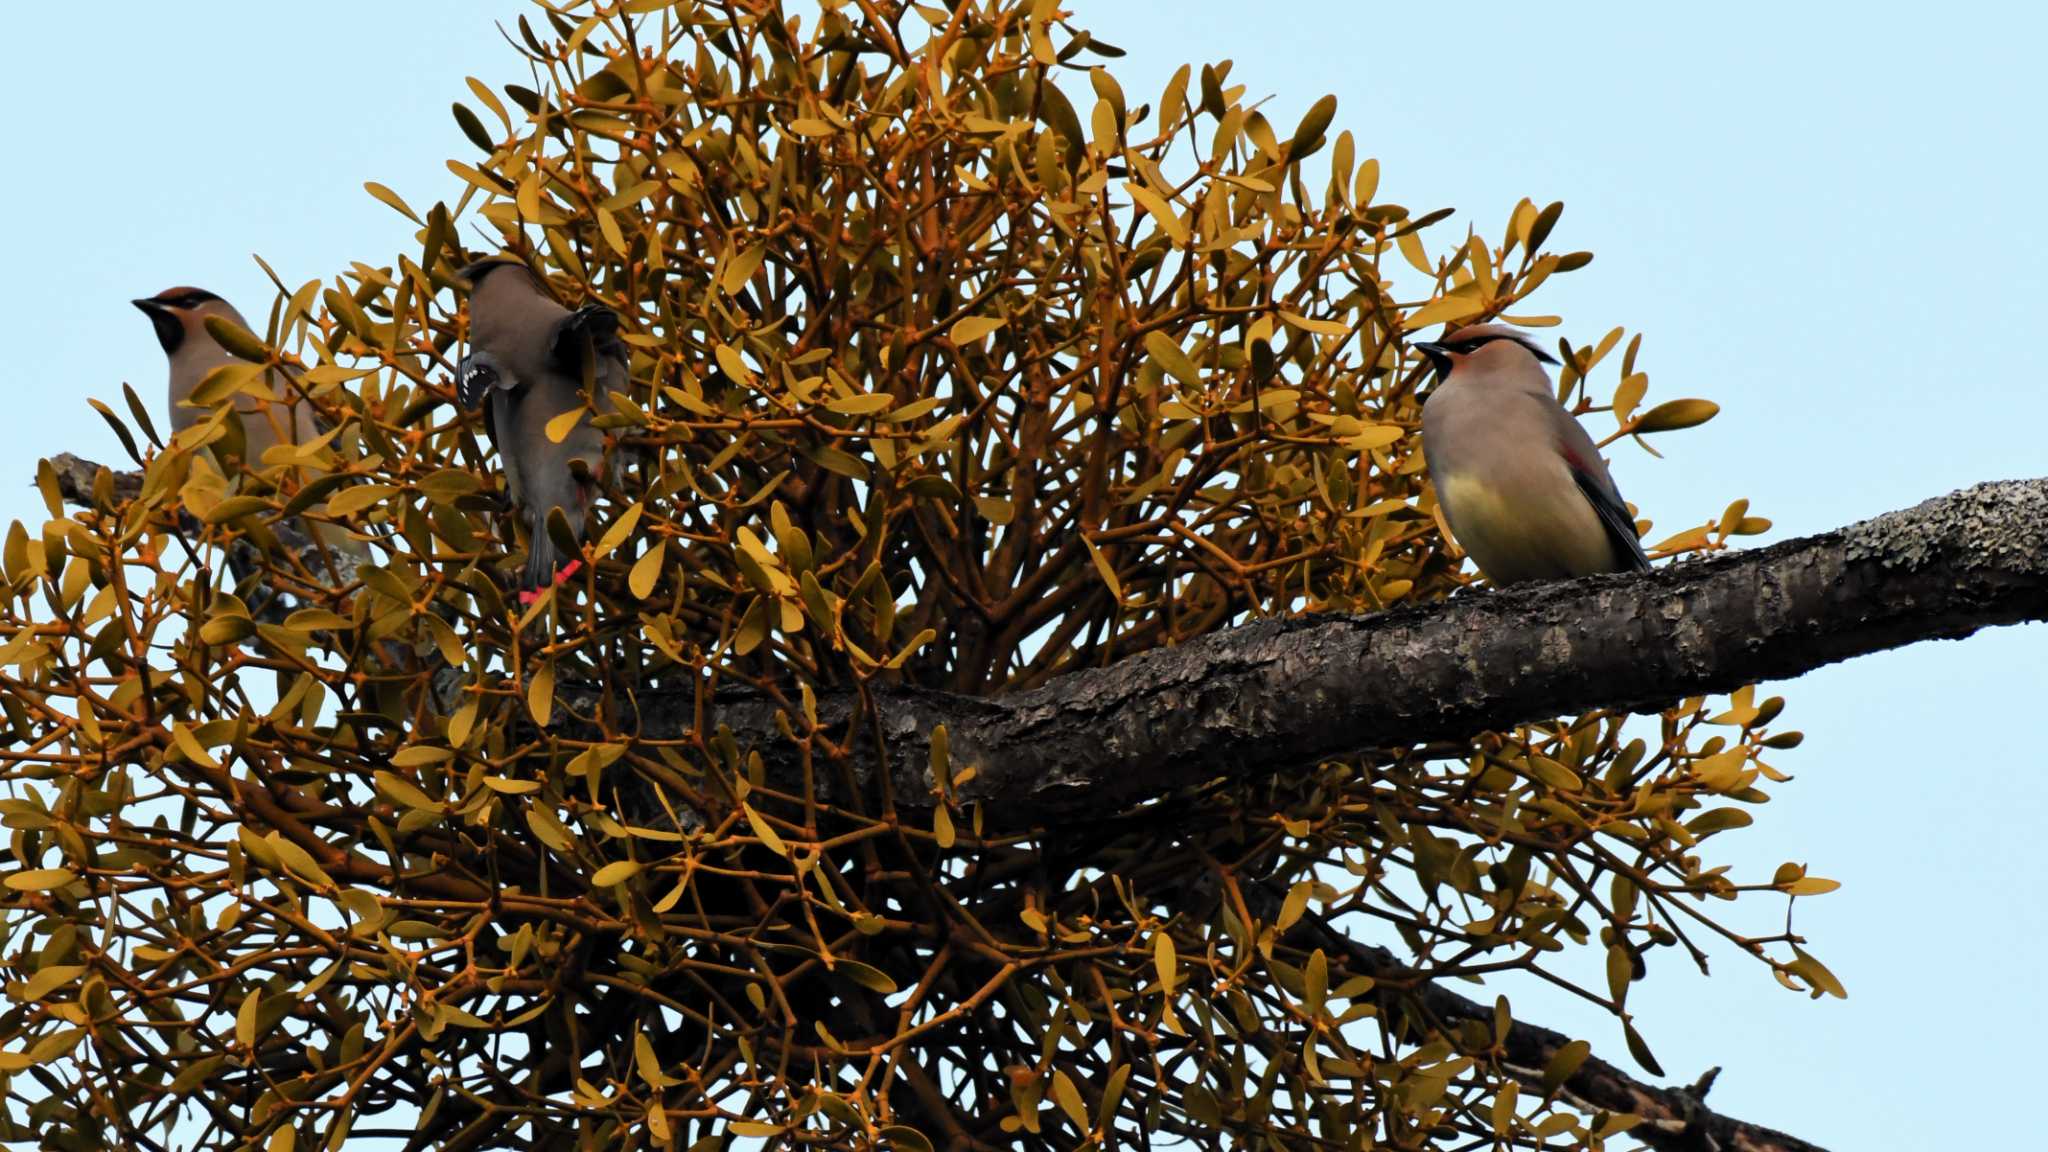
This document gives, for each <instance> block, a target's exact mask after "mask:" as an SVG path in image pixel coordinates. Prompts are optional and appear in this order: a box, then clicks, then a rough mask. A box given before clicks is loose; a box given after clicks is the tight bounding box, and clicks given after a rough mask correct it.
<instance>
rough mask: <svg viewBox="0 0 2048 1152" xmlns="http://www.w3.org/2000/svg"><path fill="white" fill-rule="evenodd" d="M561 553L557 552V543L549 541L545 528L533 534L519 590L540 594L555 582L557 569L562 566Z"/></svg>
mask: <svg viewBox="0 0 2048 1152" xmlns="http://www.w3.org/2000/svg"><path fill="white" fill-rule="evenodd" d="M561 559H562V556H561V553H560V552H558V551H556V550H555V542H554V541H553V540H550V539H548V532H547V529H546V528H545V527H543V528H542V529H541V530H540V531H538V532H535V533H534V534H533V537H532V539H531V540H530V541H529V543H528V547H527V550H526V566H525V567H524V568H522V569H521V570H520V573H519V588H520V590H521V591H524V592H539V591H541V590H542V589H544V588H546V587H547V586H548V585H550V584H552V583H554V581H555V569H556V568H558V567H560V566H561Z"/></svg>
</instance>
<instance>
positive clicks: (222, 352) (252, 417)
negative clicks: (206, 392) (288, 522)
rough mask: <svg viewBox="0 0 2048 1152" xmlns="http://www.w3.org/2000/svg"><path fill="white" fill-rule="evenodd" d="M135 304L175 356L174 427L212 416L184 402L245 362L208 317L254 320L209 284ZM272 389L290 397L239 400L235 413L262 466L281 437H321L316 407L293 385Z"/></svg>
mask: <svg viewBox="0 0 2048 1152" xmlns="http://www.w3.org/2000/svg"><path fill="white" fill-rule="evenodd" d="M130 303H132V304H134V305H135V306H136V307H137V308H140V309H141V310H142V314H143V315H144V316H147V317H149V322H150V325H151V326H152V327H154V328H155V329H156V342H157V343H158V344H160V345H162V346H163V350H164V356H165V357H166V358H168V359H169V360H170V364H171V382H170V404H171V428H172V430H173V431H178V432H182V431H184V430H185V429H187V428H190V427H192V426H193V425H194V424H197V423H199V422H200V421H201V420H202V419H204V418H206V416H208V415H209V412H208V410H207V409H205V408H195V407H191V406H189V405H187V404H186V403H185V401H186V400H187V399H189V398H190V397H191V395H192V392H193V390H194V389H196V388H198V387H199V385H200V382H201V381H203V380H205V379H206V377H207V376H208V375H209V374H211V373H212V372H213V370H214V369H216V368H222V367H226V366H227V365H230V364H241V363H245V361H243V360H242V359H241V358H240V357H238V356H236V355H235V354H234V353H232V352H230V351H228V350H227V349H226V348H223V347H221V344H220V341H218V340H215V339H214V338H213V333H211V332H208V331H207V330H206V318H207V317H209V316H218V317H220V318H221V319H223V320H226V321H229V322H230V323H233V324H234V325H236V326H237V327H240V328H244V329H246V328H248V327H249V322H248V321H247V320H244V319H242V314H241V313H240V312H237V311H235V306H234V305H232V304H230V303H228V302H227V301H225V300H223V299H221V298H220V297H219V296H216V295H214V294H213V293H211V292H208V291H207V290H206V289H204V288H190V287H177V288H166V289H164V290H163V291H161V292H159V293H157V294H156V295H154V296H145V297H143V298H142V299H140V300H133V301H130ZM272 391H273V392H283V393H285V395H284V396H283V398H281V399H279V400H278V401H277V402H275V403H266V402H265V401H263V400H260V399H257V398H255V397H252V396H248V395H242V396H238V397H236V398H235V411H236V412H237V413H238V414H239V415H240V416H241V418H242V429H243V432H244V434H245V435H246V437H247V439H246V442H245V445H244V451H245V452H246V453H247V455H246V456H245V461H246V462H247V463H249V464H252V465H255V466H261V465H262V463H263V451H264V449H266V448H269V447H270V446H271V445H273V444H277V443H278V442H280V441H281V440H288V441H290V442H291V443H293V444H303V443H305V442H307V441H309V440H312V439H315V438H316V437H317V436H318V435H319V433H318V431H317V430H316V429H315V428H314V426H313V408H312V405H310V404H306V403H302V402H296V399H295V397H294V396H293V395H292V394H291V393H290V390H289V389H284V388H277V387H273V388H272Z"/></svg>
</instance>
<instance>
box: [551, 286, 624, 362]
mask: <svg viewBox="0 0 2048 1152" xmlns="http://www.w3.org/2000/svg"><path fill="white" fill-rule="evenodd" d="M586 355H588V356H591V357H593V358H594V360H592V361H590V362H586V360H585V356H586ZM548 356H549V357H550V358H551V359H553V360H554V362H555V367H556V368H558V369H560V370H561V372H562V373H563V374H564V375H566V376H568V377H569V378H570V379H572V380H590V379H595V378H596V377H597V376H599V375H602V374H603V362H604V361H606V360H612V361H616V362H617V363H618V364H620V365H624V364H625V363H626V361H627V352H626V342H625V341H623V340H621V339H619V314H618V313H616V312H614V311H612V310H611V309H609V308H607V307H605V306H604V305H602V304H585V305H584V306H583V307H581V308H578V309H577V310H575V311H574V312H571V313H569V314H568V315H567V316H565V317H563V318H562V321H561V323H560V324H557V325H556V326H555V336H554V339H553V340H552V341H550V342H549V344H548Z"/></svg>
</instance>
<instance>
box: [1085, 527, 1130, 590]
mask: <svg viewBox="0 0 2048 1152" xmlns="http://www.w3.org/2000/svg"><path fill="white" fill-rule="evenodd" d="M1081 543H1083V544H1086V545H1087V546H1088V556H1089V558H1090V559H1092V560H1094V561H1095V571H1097V572H1098V573H1100V574H1101V575H1102V582H1103V583H1104V584H1107V585H1109V594H1110V595H1112V596H1114V597H1116V599H1117V602H1118V603H1122V602H1123V598H1124V586H1123V584H1122V583H1121V582H1119V581H1118V580H1117V578H1116V569H1115V568H1114V567H1112V566H1111V565H1110V563H1109V558H1108V557H1106V556H1104V555H1103V554H1102V549H1100V548H1097V547H1096V546H1095V541H1093V540H1090V539H1088V538H1087V537H1086V536H1083V537H1082V538H1081Z"/></svg>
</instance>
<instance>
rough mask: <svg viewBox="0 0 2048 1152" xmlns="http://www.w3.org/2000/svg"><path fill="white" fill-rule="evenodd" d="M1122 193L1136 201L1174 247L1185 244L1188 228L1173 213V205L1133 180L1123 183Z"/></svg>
mask: <svg viewBox="0 0 2048 1152" xmlns="http://www.w3.org/2000/svg"><path fill="white" fill-rule="evenodd" d="M1124 191H1125V192H1128V193H1130V196H1131V199H1132V200H1133V201H1136V202H1137V205H1138V206H1139V207H1140V208H1143V209H1144V210H1145V212H1146V214H1147V215H1149V216H1151V217H1152V219H1153V220H1154V221H1156V222H1158V224H1159V228H1160V230H1161V231H1163V232H1165V233H1166V234H1167V236H1169V237H1170V238H1172V240H1173V243H1174V245H1175V246H1176V247H1179V246H1184V245H1186V244H1187V242H1188V226H1187V225H1186V224H1185V223H1183V222H1182V221H1181V218H1180V217H1179V216H1178V215H1176V214H1175V213H1174V210H1173V205H1171V204H1169V203H1167V201H1166V198H1165V197H1164V196H1161V195H1160V194H1159V193H1157V192H1154V191H1153V190H1151V189H1150V188H1147V187H1145V186H1144V185H1143V184H1140V183H1138V182H1137V181H1135V180H1127V181H1125V182H1124Z"/></svg>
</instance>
